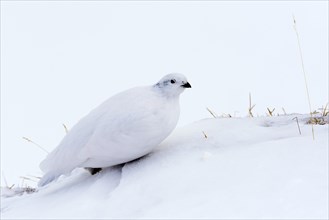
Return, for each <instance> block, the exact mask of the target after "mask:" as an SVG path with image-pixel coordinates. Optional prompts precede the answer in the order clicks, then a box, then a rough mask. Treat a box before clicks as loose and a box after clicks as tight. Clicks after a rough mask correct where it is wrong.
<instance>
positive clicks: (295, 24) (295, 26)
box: [293, 15, 315, 140]
mask: <svg viewBox="0 0 329 220" xmlns="http://www.w3.org/2000/svg"><path fill="white" fill-rule="evenodd" d="M293 19H294V29H295V33H296V37H297V42H298V48H299V55H300V60H301V64H302V70H303V75H304V81H305V87H306V93H307V99H308V105H309V109H310V115H311V119H310V120H312V118H313V113H312V107H311V99H310V93H309V90H308V85H307V79H306V73H305V67H304V59H303V53H302V48H301V46H300V39H299V34H298V30H297V23H296V19H295V16H294V15H293ZM311 125H312V137H313V140H314V139H315V137H314V127H313V124H311Z"/></svg>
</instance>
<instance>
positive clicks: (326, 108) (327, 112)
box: [321, 103, 329, 117]
mask: <svg viewBox="0 0 329 220" xmlns="http://www.w3.org/2000/svg"><path fill="white" fill-rule="evenodd" d="M321 110H322V112H321V115H322V117H325V116H328V115H329V109H328V103H327V104H326V105H325V106H324V108H323V107H322V108H321Z"/></svg>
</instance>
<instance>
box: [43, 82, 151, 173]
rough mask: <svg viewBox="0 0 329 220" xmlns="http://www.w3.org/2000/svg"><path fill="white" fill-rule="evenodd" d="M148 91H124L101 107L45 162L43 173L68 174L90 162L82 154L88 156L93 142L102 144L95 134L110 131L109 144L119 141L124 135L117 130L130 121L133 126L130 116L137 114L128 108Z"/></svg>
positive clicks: (79, 124)
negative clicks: (96, 141) (87, 148)
mask: <svg viewBox="0 0 329 220" xmlns="http://www.w3.org/2000/svg"><path fill="white" fill-rule="evenodd" d="M146 91H148V89H147V88H145V87H137V88H133V89H130V90H127V91H124V92H122V93H119V94H117V95H115V96H113V97H111V98H109V99H108V100H106V101H105V102H104V103H102V104H101V105H100V106H99V107H97V108H95V109H94V110H92V111H91V112H90V113H89V114H88V115H87V116H85V117H84V118H82V119H81V120H80V121H79V122H78V123H77V124H76V125H75V126H74V127H73V128H72V129H71V130H70V131H69V133H68V134H67V135H66V136H65V137H64V138H63V140H62V141H61V143H60V144H59V145H58V146H57V148H56V149H55V150H54V151H52V152H51V153H50V154H49V155H48V156H47V158H46V159H45V160H44V161H42V162H41V164H40V168H41V170H42V171H43V172H54V171H56V172H60V173H66V172H70V171H72V170H73V169H74V168H76V167H79V166H80V165H81V164H82V163H83V162H84V161H85V160H87V159H88V158H89V155H88V154H83V153H81V152H82V151H83V152H85V149H86V147H87V146H88V143H94V141H93V140H96V139H97V140H99V138H100V135H95V133H96V134H97V133H99V131H100V130H102V129H107V131H109V130H110V132H109V133H110V134H112V135H110V136H109V137H108V138H107V140H111V139H112V138H114V139H115V137H116V136H117V135H118V133H120V132H118V131H117V129H118V128H119V126H120V125H124V124H125V123H123V122H122V121H123V120H128V123H130V122H129V117H130V116H128V115H129V112H130V113H131V112H134V110H131V109H129V108H127V106H128V105H131V103H134V102H135V101H136V100H137V99H138V97H141V96H145V94H146V96H147V92H146ZM145 92H146V93H145ZM144 98H145V97H144ZM146 99H147V98H146ZM129 103H130V104H129ZM134 114H138V112H137V113H136V112H134ZM124 116H126V117H124ZM127 117H128V118H127ZM105 125H106V126H105ZM112 131H113V132H112Z"/></svg>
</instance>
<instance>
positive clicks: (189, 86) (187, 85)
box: [181, 82, 192, 88]
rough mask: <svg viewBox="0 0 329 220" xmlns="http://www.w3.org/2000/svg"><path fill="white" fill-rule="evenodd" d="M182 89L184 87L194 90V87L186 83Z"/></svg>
mask: <svg viewBox="0 0 329 220" xmlns="http://www.w3.org/2000/svg"><path fill="white" fill-rule="evenodd" d="M181 87H184V88H192V86H191V85H190V84H189V83H188V82H186V83H185V84H183V85H181Z"/></svg>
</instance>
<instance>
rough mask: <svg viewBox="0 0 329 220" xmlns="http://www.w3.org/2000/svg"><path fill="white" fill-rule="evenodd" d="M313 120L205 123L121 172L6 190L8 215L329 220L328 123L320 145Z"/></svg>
mask: <svg viewBox="0 0 329 220" xmlns="http://www.w3.org/2000/svg"><path fill="white" fill-rule="evenodd" d="M296 116H297V117H298V118H299V123H300V129H301V133H302V134H301V135H300V134H299V131H298V127H297V124H296V121H294V120H292V119H293V118H294V117H296ZM307 120H308V116H305V115H286V116H279V117H257V118H216V119H205V120H201V121H198V122H195V123H193V124H191V125H188V126H185V127H183V128H180V129H177V130H176V131H175V132H174V133H173V134H172V135H171V136H170V137H169V138H167V139H166V140H165V141H164V142H163V143H162V144H161V145H160V146H159V148H158V149H157V150H156V151H154V152H153V153H151V154H149V155H148V156H146V157H144V158H142V159H140V160H137V161H134V162H131V163H128V164H126V165H124V166H123V167H113V168H108V169H105V170H104V171H102V172H101V173H99V174H97V175H94V176H91V175H90V174H89V173H88V172H87V171H85V170H83V169H76V170H75V171H73V173H72V174H71V175H70V176H68V177H63V176H62V177H61V178H60V179H59V180H58V181H57V182H55V183H52V184H50V185H49V186H47V187H45V188H41V189H39V190H38V191H37V192H34V193H31V194H24V195H22V196H12V197H9V194H8V192H10V191H11V192H12V190H9V189H6V188H2V198H1V200H2V201H1V218H3V219H18V218H30V219H46V218H66V219H68V218H79V219H83V218H87V219H98V218H198V219H200V218H226V219H227V218H235V219H238V218H243V219H247V218H251V219H260V218H271V219H279V218H286V219H287V218H293V219H299V218H306V219H324V218H328V124H325V125H315V140H312V134H311V126H310V125H308V124H306V121H307ZM326 120H328V118H326Z"/></svg>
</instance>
